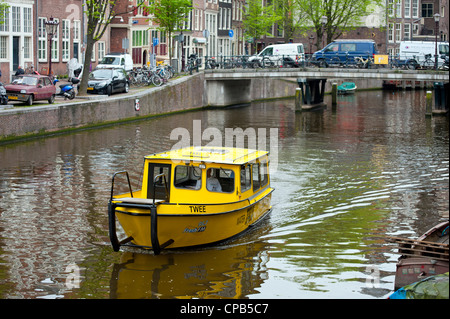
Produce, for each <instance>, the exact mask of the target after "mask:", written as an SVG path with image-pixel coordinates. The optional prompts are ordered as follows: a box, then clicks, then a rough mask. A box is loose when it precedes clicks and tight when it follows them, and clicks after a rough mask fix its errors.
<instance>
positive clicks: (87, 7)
mask: <svg viewBox="0 0 450 319" xmlns="http://www.w3.org/2000/svg"><path fill="white" fill-rule="evenodd" d="M117 2H118V0H85V3H84V4H83V7H84V8H83V10H84V13H85V14H86V18H87V32H86V47H85V55H84V64H83V76H82V78H81V82H80V89H79V92H78V94H79V95H86V94H87V93H86V91H87V84H88V77H89V66H90V63H91V58H92V50H93V48H94V44H95V43H96V42H97V41H98V40H100V39H101V38H102V36H103V35H104V34H105V31H106V30H107V29H108V25H109V24H110V23H111V21H112V19H114V18H115V17H116V16H118V15H122V14H126V13H130V12H131V11H128V12H120V13H117V12H116V11H115V9H116V4H117ZM141 5H142V4H140V5H139V6H141ZM139 6H138V7H139Z"/></svg>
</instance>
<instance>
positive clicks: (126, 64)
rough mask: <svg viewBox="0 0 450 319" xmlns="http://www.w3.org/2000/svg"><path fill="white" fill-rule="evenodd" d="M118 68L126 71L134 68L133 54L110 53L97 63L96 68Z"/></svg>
mask: <svg viewBox="0 0 450 319" xmlns="http://www.w3.org/2000/svg"><path fill="white" fill-rule="evenodd" d="M111 68H118V69H124V70H125V71H131V70H132V69H133V59H132V58H131V55H129V54H124V53H114V52H112V53H108V54H107V55H105V56H104V57H103V59H102V61H101V62H100V63H99V64H98V65H97V67H96V69H111Z"/></svg>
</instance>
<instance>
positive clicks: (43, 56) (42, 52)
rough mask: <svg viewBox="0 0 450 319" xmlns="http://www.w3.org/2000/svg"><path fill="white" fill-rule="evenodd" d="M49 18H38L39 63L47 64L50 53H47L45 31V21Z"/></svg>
mask: <svg viewBox="0 0 450 319" xmlns="http://www.w3.org/2000/svg"><path fill="white" fill-rule="evenodd" d="M46 20H47V18H43V17H39V18H38V61H39V62H47V60H48V53H47V45H48V44H47V43H48V39H47V30H46V29H45V21H46Z"/></svg>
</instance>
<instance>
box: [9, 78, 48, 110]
mask: <svg viewBox="0 0 450 319" xmlns="http://www.w3.org/2000/svg"><path fill="white" fill-rule="evenodd" d="M5 89H6V93H7V94H8V100H10V101H23V102H26V103H27V104H28V105H33V102H34V101H37V100H47V101H48V103H50V104H52V103H53V102H54V101H55V94H56V88H55V86H54V85H53V84H52V81H51V80H50V78H49V77H48V76H46V75H34V74H29V75H28V74H26V75H20V76H17V77H16V78H15V79H14V80H13V81H12V83H11V84H9V85H7V86H5Z"/></svg>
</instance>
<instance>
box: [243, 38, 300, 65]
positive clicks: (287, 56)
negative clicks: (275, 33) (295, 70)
mask: <svg viewBox="0 0 450 319" xmlns="http://www.w3.org/2000/svg"><path fill="white" fill-rule="evenodd" d="M304 61H305V50H304V48H303V44H302V43H284V44H273V45H268V46H267V47H265V48H264V50H262V51H261V52H259V53H258V54H257V55H253V56H251V57H249V58H248V62H253V63H254V64H255V65H254V66H290V67H298V66H300V65H301V64H302V63H303V62H304Z"/></svg>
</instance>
